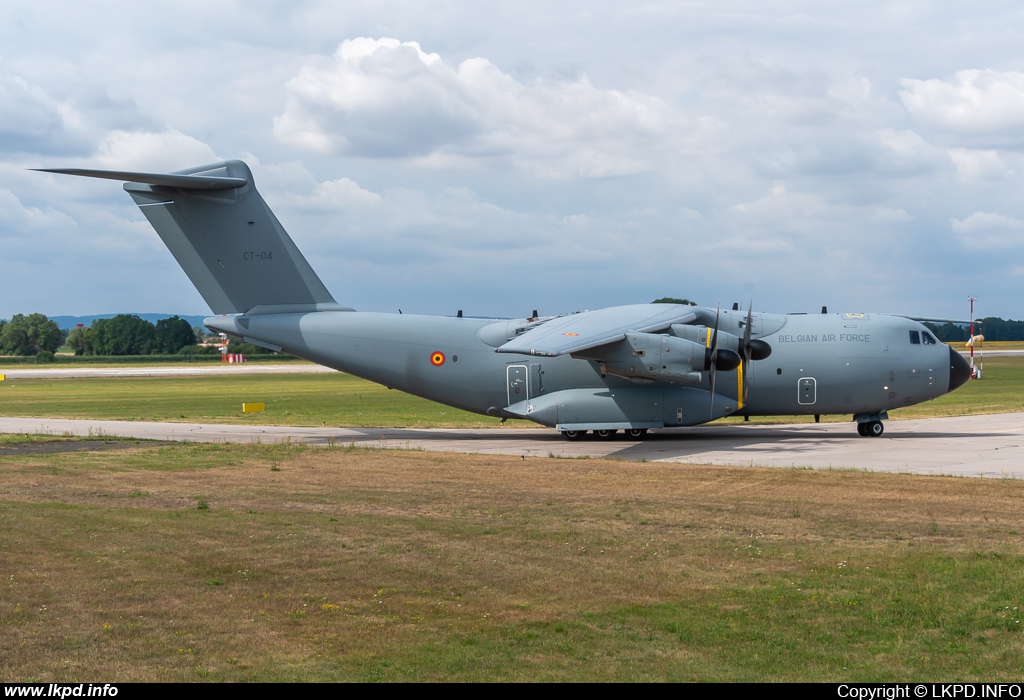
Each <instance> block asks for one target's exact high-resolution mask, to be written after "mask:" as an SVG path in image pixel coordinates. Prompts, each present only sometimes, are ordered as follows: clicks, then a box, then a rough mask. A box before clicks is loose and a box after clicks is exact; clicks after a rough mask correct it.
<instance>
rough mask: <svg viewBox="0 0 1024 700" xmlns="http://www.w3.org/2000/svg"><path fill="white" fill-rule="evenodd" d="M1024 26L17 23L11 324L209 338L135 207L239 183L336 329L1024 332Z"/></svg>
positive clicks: (841, 12) (583, 15)
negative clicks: (590, 321)
mask: <svg viewBox="0 0 1024 700" xmlns="http://www.w3.org/2000/svg"><path fill="white" fill-rule="evenodd" d="M1022 34H1024V6H1022V5H1021V4H1020V3H1017V2H982V3H959V2H957V3H954V2H945V3H943V2H904V1H900V0H887V1H886V2H870V1H864V2H832V3H820V2H774V3H764V2H755V1H750V2H679V1H678V0H675V1H673V2H664V3H661V2H647V3H623V2H615V3H606V2H595V1H594V0H588V1H587V2H559V3H550V2H529V1H524V0H517V1H516V2H489V3H452V2H366V3H358V2H345V3H339V2H293V3H271V2H246V3H233V2H209V1H205V2H174V3H158V2H145V3H124V2H117V3H112V2H111V3H107V2H89V3H67V2H45V1H41V2H33V3H4V4H2V5H0V318H10V316H11V315H13V314H16V313H32V312H36V311H38V312H42V313H45V314H48V315H63V314H70V315H85V314H91V313H106V312H110V313H114V312H139V313H141V312H166V313H178V314H204V313H209V307H207V305H206V304H205V302H204V301H203V300H202V298H201V297H200V296H199V294H198V293H197V292H196V291H195V289H194V288H193V287H192V285H191V283H190V282H189V281H188V279H187V278H186V277H185V274H184V273H183V272H182V271H181V269H180V268H179V267H178V265H177V264H176V263H175V262H174V259H173V258H172V257H171V255H170V253H169V252H167V250H166V248H165V247H164V246H163V244H162V243H161V241H160V239H159V238H158V237H157V235H156V233H155V232H154V231H153V230H152V229H151V227H150V226H149V224H148V223H147V222H146V221H145V219H144V218H143V216H142V214H141V213H140V212H139V211H138V209H137V208H136V207H135V205H134V204H133V203H132V201H131V199H130V198H129V197H128V195H127V194H126V193H125V192H124V191H123V190H122V189H121V187H120V185H119V184H118V183H116V182H111V181H102V180H89V179H84V178H73V177H67V176H58V175H50V174H43V173H36V172H28V171H27V170H26V169H27V168H40V167H43V168H45V167H87V168H110V169H120V170H141V171H162V170H176V169H181V168H187V167H190V166H195V165H202V164H206V163H210V162H214V161H217V160H223V159H228V158H240V159H242V160H244V161H246V162H247V163H248V164H249V166H250V167H251V168H252V170H253V173H254V176H255V179H256V185H257V187H258V188H259V190H260V192H261V193H262V195H263V196H264V198H265V199H266V200H267V202H268V203H269V204H270V206H271V207H272V208H273V210H274V211H275V213H276V214H277V216H278V218H279V219H280V220H281V222H282V223H283V224H284V226H285V228H286V229H287V230H288V231H289V233H290V234H291V236H292V237H293V238H294V239H295V242H296V244H297V245H298V246H299V248H300V249H301V250H302V251H303V253H304V254H305V255H306V257H307V259H308V260H309V261H310V263H311V264H312V266H313V268H314V269H315V270H316V271H317V272H318V273H319V275H320V277H321V278H322V279H323V281H324V283H325V284H326V285H327V287H328V289H330V290H331V292H332V293H333V294H334V297H335V298H336V299H337V300H338V301H339V302H341V303H343V304H347V305H350V306H353V307H355V308H357V309H360V310H369V311H397V310H398V309H399V308H401V309H402V310H403V311H404V312H405V313H425V314H454V313H455V311H456V310H457V309H464V310H465V313H466V314H467V315H495V316H523V315H526V314H529V313H530V311H531V310H532V309H538V310H539V311H540V312H541V313H542V314H556V313H562V312H567V311H576V310H582V309H595V308H600V307H605V306H613V305H617V304H631V303H643V302H648V301H651V300H653V299H655V298H657V297H661V296H680V297H687V298H690V299H693V300H695V301H697V302H699V303H700V304H702V305H707V306H714V305H715V304H716V303H717V302H719V301H721V302H722V304H723V305H729V304H731V303H732V302H734V301H741V302H743V304H744V305H746V303H747V302H748V301H749V300H750V299H751V298H752V299H753V304H754V308H755V309H756V310H765V311H777V312H783V313H784V312H794V311H807V312H812V313H816V312H818V311H820V307H821V306H822V305H828V307H829V309H830V310H831V311H889V312H895V313H905V314H912V315H927V316H941V317H955V318H966V316H967V313H968V306H967V301H966V298H967V296H968V295H974V296H977V297H979V302H978V304H977V306H976V310H977V314H978V315H979V316H1001V317H1003V318H1013V319H1020V318H1022V317H1024V293H1022V287H1024V284H1022V283H1024V197H1022V196H1021V195H1022V192H1024V51H1022V50H1021V47H1022V46H1024V36H1022Z"/></svg>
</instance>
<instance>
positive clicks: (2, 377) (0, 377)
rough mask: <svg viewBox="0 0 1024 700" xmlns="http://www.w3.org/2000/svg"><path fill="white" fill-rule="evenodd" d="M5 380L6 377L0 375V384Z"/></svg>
mask: <svg viewBox="0 0 1024 700" xmlns="http://www.w3.org/2000/svg"><path fill="white" fill-rule="evenodd" d="M5 379H7V375H5V374H0V382H2V381H4V380H5Z"/></svg>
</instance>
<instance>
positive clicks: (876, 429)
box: [867, 420, 885, 437]
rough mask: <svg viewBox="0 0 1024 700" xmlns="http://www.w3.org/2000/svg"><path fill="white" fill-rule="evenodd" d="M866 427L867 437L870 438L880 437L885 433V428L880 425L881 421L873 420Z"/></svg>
mask: <svg viewBox="0 0 1024 700" xmlns="http://www.w3.org/2000/svg"><path fill="white" fill-rule="evenodd" d="M867 425H868V435H870V436H871V437H882V433H884V432H885V426H884V425H882V421H880V420H875V421H871V422H870V423H868V424H867Z"/></svg>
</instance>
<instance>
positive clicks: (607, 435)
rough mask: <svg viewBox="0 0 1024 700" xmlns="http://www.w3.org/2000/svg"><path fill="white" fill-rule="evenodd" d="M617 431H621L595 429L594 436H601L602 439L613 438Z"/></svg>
mask: <svg viewBox="0 0 1024 700" xmlns="http://www.w3.org/2000/svg"><path fill="white" fill-rule="evenodd" d="M617 432H619V431H618V430H595V431H594V437H597V438H599V439H601V440H611V439H612V438H613V437H615V433H617Z"/></svg>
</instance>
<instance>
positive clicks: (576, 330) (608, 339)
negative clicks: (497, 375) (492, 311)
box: [497, 304, 697, 357]
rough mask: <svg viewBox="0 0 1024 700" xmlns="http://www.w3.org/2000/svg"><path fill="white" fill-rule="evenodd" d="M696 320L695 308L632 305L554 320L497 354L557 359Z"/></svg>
mask: <svg viewBox="0 0 1024 700" xmlns="http://www.w3.org/2000/svg"><path fill="white" fill-rule="evenodd" d="M696 319H697V314H695V313H694V309H693V307H692V306H685V305H682V304H633V305H631V306H613V307H610V308H607V309H599V310H597V311H584V312H583V313H581V314H572V315H570V316H562V317H560V318H555V319H552V320H550V321H547V322H546V323H543V324H541V325H540V326H537V327H536V328H532V329H530V330H528V331H526V332H525V333H523V334H522V335H521V336H519V337H518V338H515V339H513V340H510V341H509V342H507V343H505V344H504V345H502V346H501V347H499V348H498V349H497V352H507V353H515V354H519V355H539V356H542V357H556V356H558V355H568V354H570V353H574V352H579V351H581V350H587V349H589V348H596V347H597V346H599V345H606V344H608V343H614V342H617V341H619V340H622V339H623V338H625V337H626V333H653V332H655V331H660V330H664V329H666V328H668V327H669V326H671V325H672V324H673V323H691V322H693V321H694V320H696Z"/></svg>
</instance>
